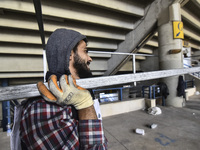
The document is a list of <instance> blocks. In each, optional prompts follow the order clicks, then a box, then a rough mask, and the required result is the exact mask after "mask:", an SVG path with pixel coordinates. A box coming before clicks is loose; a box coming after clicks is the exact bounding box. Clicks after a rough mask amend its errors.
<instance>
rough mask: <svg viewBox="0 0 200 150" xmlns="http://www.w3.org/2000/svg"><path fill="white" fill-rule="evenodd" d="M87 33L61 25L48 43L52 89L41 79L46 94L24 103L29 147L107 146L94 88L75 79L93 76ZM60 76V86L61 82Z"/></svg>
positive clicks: (25, 144)
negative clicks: (93, 94)
mask: <svg viewBox="0 0 200 150" xmlns="http://www.w3.org/2000/svg"><path fill="white" fill-rule="evenodd" d="M86 42H87V40H86V37H85V36H84V35H82V34H80V33H78V32H76V31H73V30H67V29H57V30H56V31H54V32H53V33H52V34H51V36H50V37H49V39H48V42H47V46H46V53H47V62H48V67H49V71H48V72H47V74H46V79H49V89H50V91H49V90H48V89H47V88H46V87H45V86H44V84H43V83H41V82H39V83H38V89H39V91H40V93H41V95H42V96H43V98H44V99H43V98H41V97H39V98H34V99H32V100H29V101H28V102H27V103H26V104H24V108H23V110H22V119H21V123H20V136H21V139H22V147H26V148H27V149H49V150H52V149H72V150H75V149H107V141H106V139H105V137H104V132H103V127H102V122H101V120H99V119H98V118H97V115H96V111H95V109H94V106H93V103H94V102H93V100H92V96H91V94H90V92H89V91H88V90H86V89H83V88H81V87H79V86H78V85H76V82H75V79H79V78H86V77H91V76H92V74H91V71H90V68H89V64H90V62H91V61H92V59H91V58H90V57H89V56H88V53H87V47H86V45H87V43H86ZM57 79H60V86H61V87H59V86H58V85H57Z"/></svg>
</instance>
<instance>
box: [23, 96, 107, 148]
mask: <svg viewBox="0 0 200 150" xmlns="http://www.w3.org/2000/svg"><path fill="white" fill-rule="evenodd" d="M20 136H21V139H22V141H23V143H25V145H26V147H27V148H28V149H34V150H37V149H38V150H39V149H48V150H54V149H70V150H77V149H91V150H105V149H107V140H106V138H105V137H104V132H103V127H102V122H101V120H79V121H78V120H75V119H73V118H72V109H71V106H65V107H61V106H59V105H56V104H51V103H48V102H46V101H44V100H42V99H41V100H36V101H33V102H32V103H29V104H28V105H27V106H26V107H25V109H24V110H23V111H22V120H21V122H20Z"/></svg>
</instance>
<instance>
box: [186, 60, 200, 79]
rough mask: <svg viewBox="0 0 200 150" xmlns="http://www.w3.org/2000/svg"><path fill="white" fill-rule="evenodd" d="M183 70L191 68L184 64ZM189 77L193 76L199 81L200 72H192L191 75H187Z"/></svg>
mask: <svg viewBox="0 0 200 150" xmlns="http://www.w3.org/2000/svg"><path fill="white" fill-rule="evenodd" d="M184 68H192V66H190V65H187V64H184ZM189 74H190V75H193V76H195V77H196V78H199V79H200V72H193V73H189Z"/></svg>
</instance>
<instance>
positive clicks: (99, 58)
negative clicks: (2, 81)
mask: <svg viewBox="0 0 200 150" xmlns="http://www.w3.org/2000/svg"><path fill="white" fill-rule="evenodd" d="M41 2H42V13H43V21H44V30H45V39H46V41H47V39H48V37H49V36H50V34H51V33H52V32H53V31H54V30H55V29H56V28H68V29H74V30H77V31H79V32H81V33H82V34H85V35H86V36H87V37H88V40H89V44H88V50H89V51H90V50H92V51H102V52H133V51H134V52H137V53H142V54H153V53H155V51H157V49H158V42H157V38H158V37H157V34H156V21H157V17H158V15H159V12H161V11H162V9H164V8H165V7H167V6H168V5H170V3H172V2H173V0H148V1H146V0H140V1H137V0H109V1H108V0H94V1H91V0H68V1H65V0H56V1H51V0H42V1H41ZM181 3H182V8H181V14H182V19H183V23H184V33H185V39H186V40H188V41H189V43H190V46H191V47H192V50H193V51H198V50H200V38H199V37H200V15H199V14H200V9H199V8H200V2H199V0H186V1H181ZM0 34H1V36H0V63H1V64H2V63H4V65H3V66H1V67H0V78H5V77H7V76H9V77H10V78H18V77H19V76H21V77H24V78H31V77H42V76H43V75H42V71H43V68H42V67H41V66H43V62H42V54H43V51H42V45H41V39H40V34H39V31H38V25H37V21H36V18H35V10H34V6H33V1H32V0H14V1H6V0H5V1H0ZM133 35H134V36H133ZM147 36H148V38H147V40H146V41H145V42H144V43H143V44H142V45H141V46H140V45H139V44H141V42H142V41H143V40H144V38H145V37H147ZM138 46H140V47H138ZM138 48H139V49H138ZM90 55H91V56H92V58H93V62H92V63H91V70H92V72H93V75H95V76H101V75H111V74H116V73H120V72H121V73H122V72H131V71H132V63H131V62H130V58H127V57H126V56H119V55H111V54H95V53H90ZM3 58H6V59H3ZM145 59H146V57H144V56H137V57H136V70H137V71H140V70H142V68H141V66H140V62H141V61H145ZM25 62H26V63H27V64H29V65H28V66H27V65H26V63H25ZM33 62H34V63H33ZM13 66H14V67H13ZM31 68H33V69H31ZM31 74H32V76H31Z"/></svg>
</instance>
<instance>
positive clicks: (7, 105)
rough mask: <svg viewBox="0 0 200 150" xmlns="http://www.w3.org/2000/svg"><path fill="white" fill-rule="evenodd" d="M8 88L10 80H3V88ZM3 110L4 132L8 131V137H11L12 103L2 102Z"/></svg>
mask: <svg viewBox="0 0 200 150" xmlns="http://www.w3.org/2000/svg"><path fill="white" fill-rule="evenodd" d="M6 86H8V79H3V80H2V87H6ZM2 110H3V131H7V135H10V133H11V129H10V124H11V119H10V117H11V116H10V101H3V102H2Z"/></svg>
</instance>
